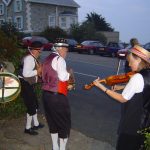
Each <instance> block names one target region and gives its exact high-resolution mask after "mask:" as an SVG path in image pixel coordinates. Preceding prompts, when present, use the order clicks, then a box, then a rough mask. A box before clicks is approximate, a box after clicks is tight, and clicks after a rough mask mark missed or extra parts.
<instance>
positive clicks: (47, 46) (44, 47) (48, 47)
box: [42, 43, 53, 51]
mask: <svg viewBox="0 0 150 150" xmlns="http://www.w3.org/2000/svg"><path fill="white" fill-rule="evenodd" d="M52 47H53V43H47V44H44V45H43V48H42V51H51V50H52Z"/></svg>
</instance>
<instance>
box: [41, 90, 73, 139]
mask: <svg viewBox="0 0 150 150" xmlns="http://www.w3.org/2000/svg"><path fill="white" fill-rule="evenodd" d="M42 98H43V105H44V109H45V116H46V119H47V123H48V126H49V131H50V133H58V136H59V138H68V137H69V135H70V128H71V112H70V105H69V101H68V98H67V97H66V96H65V95H62V94H57V93H52V92H48V91H43V96H42Z"/></svg>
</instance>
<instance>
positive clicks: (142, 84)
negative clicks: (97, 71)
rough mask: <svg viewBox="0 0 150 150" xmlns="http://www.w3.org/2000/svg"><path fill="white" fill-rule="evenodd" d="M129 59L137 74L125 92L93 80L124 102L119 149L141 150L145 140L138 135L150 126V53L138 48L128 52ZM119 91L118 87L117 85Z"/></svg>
mask: <svg viewBox="0 0 150 150" xmlns="http://www.w3.org/2000/svg"><path fill="white" fill-rule="evenodd" d="M127 60H128V62H129V66H130V67H131V70H132V71H133V72H137V73H135V74H134V75H133V76H132V77H131V78H130V80H129V82H128V83H127V85H126V86H125V88H124V89H123V92H122V94H120V93H117V92H115V91H114V90H111V89H108V88H106V87H105V86H104V85H103V84H101V83H99V78H98V79H96V80H95V81H94V84H95V86H97V87H98V88H99V89H100V90H102V91H104V92H105V93H106V94H107V95H109V96H110V97H112V98H113V99H115V100H116V101H119V102H121V103H123V105H124V106H123V114H122V117H121V120H120V125H119V135H118V141H117V148H116V149H117V150H139V149H140V147H141V145H142V144H143V137H142V136H141V135H139V134H138V133H137V132H138V130H141V129H143V128H146V127H148V126H150V120H148V119H147V118H150V99H149V98H150V92H149V91H150V52H148V51H147V50H146V49H144V48H142V47H140V46H138V45H136V46H134V47H133V48H131V49H130V50H129V53H128V55H127ZM116 89H117V86H116Z"/></svg>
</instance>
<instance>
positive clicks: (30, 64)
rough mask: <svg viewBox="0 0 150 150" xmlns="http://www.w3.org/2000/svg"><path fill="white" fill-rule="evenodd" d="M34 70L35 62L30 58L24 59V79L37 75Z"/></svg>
mask: <svg viewBox="0 0 150 150" xmlns="http://www.w3.org/2000/svg"><path fill="white" fill-rule="evenodd" d="M34 68H35V61H34V58H33V57H32V56H26V57H25V58H24V65H23V73H22V74H23V76H24V77H33V76H36V75H37V70H35V69H34Z"/></svg>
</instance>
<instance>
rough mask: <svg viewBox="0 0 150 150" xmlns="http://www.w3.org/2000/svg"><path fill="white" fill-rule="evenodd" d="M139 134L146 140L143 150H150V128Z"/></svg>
mask: <svg viewBox="0 0 150 150" xmlns="http://www.w3.org/2000/svg"><path fill="white" fill-rule="evenodd" d="M138 133H139V134H140V135H141V136H143V137H144V138H145V139H144V145H142V146H141V150H150V127H148V128H145V129H143V130H140V131H138Z"/></svg>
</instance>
